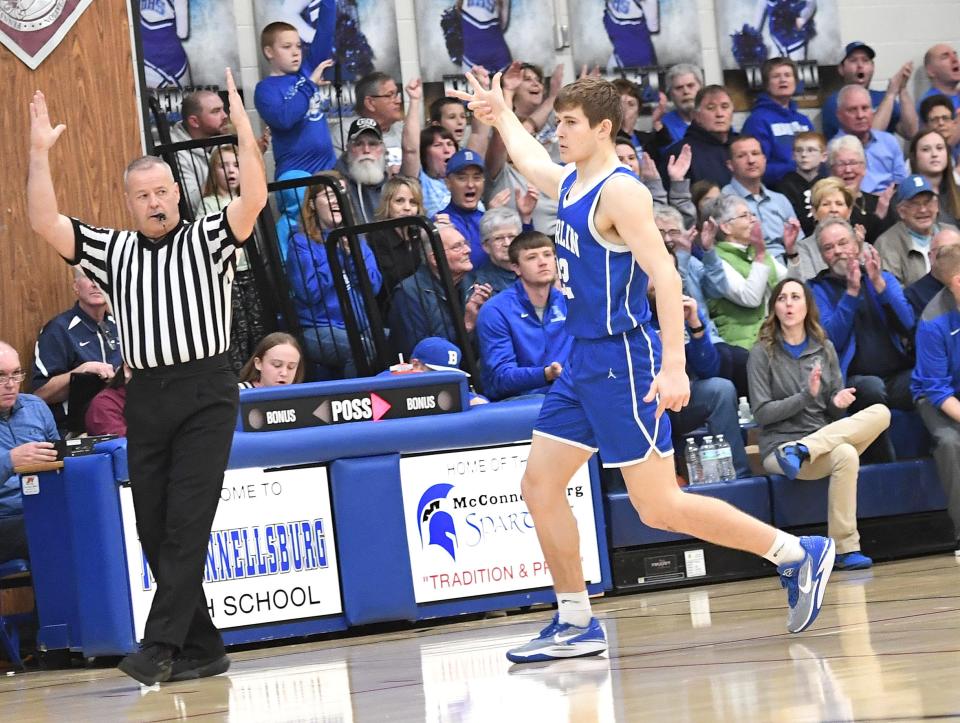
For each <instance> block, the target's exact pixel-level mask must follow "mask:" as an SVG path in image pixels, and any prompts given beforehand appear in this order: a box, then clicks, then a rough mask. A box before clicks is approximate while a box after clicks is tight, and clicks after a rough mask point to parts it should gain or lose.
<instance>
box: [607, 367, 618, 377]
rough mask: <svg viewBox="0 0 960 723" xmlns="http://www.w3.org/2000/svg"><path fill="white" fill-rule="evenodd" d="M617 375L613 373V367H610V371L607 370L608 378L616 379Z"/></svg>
mask: <svg viewBox="0 0 960 723" xmlns="http://www.w3.org/2000/svg"><path fill="white" fill-rule="evenodd" d="M616 378H617V375H616V374H614V373H613V367H610V371H609V372H607V379H616Z"/></svg>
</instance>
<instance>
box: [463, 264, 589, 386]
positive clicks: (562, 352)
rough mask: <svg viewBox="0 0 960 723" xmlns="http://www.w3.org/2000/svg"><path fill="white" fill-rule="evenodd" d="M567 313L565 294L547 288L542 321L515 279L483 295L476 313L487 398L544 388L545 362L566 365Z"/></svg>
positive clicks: (569, 342) (570, 341)
mask: <svg viewBox="0 0 960 723" xmlns="http://www.w3.org/2000/svg"><path fill="white" fill-rule="evenodd" d="M566 319H567V300H566V299H565V298H564V296H563V294H562V293H560V291H559V290H558V289H555V288H551V289H550V297H549V299H548V300H547V308H546V309H545V310H544V312H543V321H541V320H540V318H539V317H538V316H537V312H536V309H534V308H533V304H532V303H531V301H530V297H529V296H527V291H526V289H525V288H524V287H523V281H521V280H520V279H517V281H516V282H515V283H514V284H513V285H511V286H508V287H507V288H506V289H504V290H503V291H501V292H500V293H499V294H497V295H496V296H494V297H493V298H491V299H490V300H489V301H487V303H485V304H484V305H483V306H482V307H481V308H480V314H479V315H478V316H477V339H478V341H479V342H480V357H481V358H482V359H483V390H484V393H485V394H486V395H487V396H489V397H490V398H491V399H505V398H506V397H513V396H516V395H517V394H543V393H545V392H546V391H547V390H548V389H549V388H550V385H549V384H548V383H547V382H546V380H545V379H544V376H543V370H544V367H546V366H547V365H549V364H551V363H553V362H560V363H561V364H564V365H565V364H566V363H567V357H568V356H569V355H570V346H571V344H572V343H573V337H572V336H570V335H569V334H568V333H567V332H566V329H565V328H564V322H565V321H566Z"/></svg>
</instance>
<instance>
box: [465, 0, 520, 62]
mask: <svg viewBox="0 0 960 723" xmlns="http://www.w3.org/2000/svg"><path fill="white" fill-rule="evenodd" d="M460 17H461V23H460V26H461V28H462V31H463V62H464V64H465V65H470V66H472V65H482V66H483V67H484V68H486V69H487V70H489V71H490V72H491V73H496V72H497V71H499V70H503V69H504V68H506V67H507V66H508V65H510V62H511V56H510V48H509V47H507V41H506V40H504V38H503V30H502V29H501V27H500V15H499V13H498V11H497V2H496V0H464V2H463V6H462V7H461V8H460Z"/></svg>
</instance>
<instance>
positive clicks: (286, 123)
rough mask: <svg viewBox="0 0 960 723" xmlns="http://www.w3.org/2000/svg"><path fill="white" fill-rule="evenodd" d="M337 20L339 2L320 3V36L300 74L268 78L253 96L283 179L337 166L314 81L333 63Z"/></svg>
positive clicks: (317, 33)
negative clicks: (318, 71)
mask: <svg viewBox="0 0 960 723" xmlns="http://www.w3.org/2000/svg"><path fill="white" fill-rule="evenodd" d="M336 20H337V3H336V0H321V1H320V8H319V15H318V16H317V25H316V34H315V35H314V36H313V42H312V43H310V50H308V51H307V55H306V57H305V58H304V59H303V62H302V64H301V65H300V70H299V71H298V72H296V73H289V74H288V75H271V76H269V77H267V78H264V79H263V80H261V81H260V82H259V83H257V88H256V90H255V91H254V94H253V102H254V105H256V107H257V112H258V113H259V114H260V117H261V118H263V120H265V121H266V122H267V125H268V126H270V131H271V132H272V133H273V157H274V160H275V161H276V166H277V167H276V175H277V176H278V177H279V176H281V175H283V174H284V173H286V172H287V171H290V170H294V169H296V170H300V171H307V172H309V173H311V174H314V173H317V172H318V171H326V170H329V169H331V168H333V166H334V164H335V163H336V162H337V158H336V155H335V154H334V151H333V140H332V139H331V138H330V127H329V125H328V124H327V114H326V112H324V110H323V108H322V97H321V94H320V89H319V88H318V87H317V86H316V85H315V84H314V82H313V81H312V80H310V73H312V72H313V69H314V68H316V67H317V66H318V65H320V63H322V62H323V61H324V60H326V59H327V58H330V57H333V38H334V27H335V24H336Z"/></svg>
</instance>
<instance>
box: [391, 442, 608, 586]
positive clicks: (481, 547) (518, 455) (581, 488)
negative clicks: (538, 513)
mask: <svg viewBox="0 0 960 723" xmlns="http://www.w3.org/2000/svg"><path fill="white" fill-rule="evenodd" d="M529 453H530V445H529V443H526V444H514V445H506V446H501V447H487V448H484V449H473V450H465V451H458V452H446V453H440V454H424V455H416V456H410V457H403V458H401V459H400V486H401V491H402V493H403V514H404V520H405V523H406V528H407V545H408V547H409V550H410V566H411V569H412V573H413V590H414V598H415V600H416V601H417V602H418V603H425V602H434V601H437V600H454V599H457V598H466V597H475V596H477V595H490V594H494V593H504V592H510V591H513V590H532V589H536V588H542V587H548V586H550V585H551V584H552V582H553V580H552V578H551V577H550V571H549V569H548V568H547V565H546V562H544V559H543V552H542V551H541V550H540V543H539V542H538V541H537V533H536V530H535V529H534V526H533V518H532V517H531V516H530V513H529V512H528V511H527V506H526V504H525V503H524V501H523V498H522V496H521V494H520V478H521V477H522V476H523V469H524V467H525V466H526V463H527V456H528V455H529ZM567 501H568V502H569V503H570V508H571V509H572V510H573V514H574V516H575V517H576V519H577V526H578V527H579V529H580V554H581V558H582V559H583V572H584V577H585V578H586V580H587V582H590V583H598V582H600V581H601V578H600V555H599V551H598V547H597V533H596V522H595V520H594V513H593V505H594V501H593V495H592V492H591V487H590V473H589V471H588V468H587V465H584V466H583V467H581V468H580V469H579V470H578V471H577V473H576V474H575V475H574V477H573V479H572V480H571V481H570V483H569V485H568V486H567Z"/></svg>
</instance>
